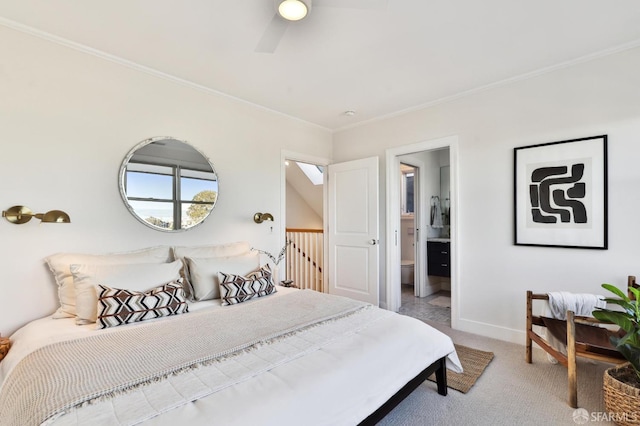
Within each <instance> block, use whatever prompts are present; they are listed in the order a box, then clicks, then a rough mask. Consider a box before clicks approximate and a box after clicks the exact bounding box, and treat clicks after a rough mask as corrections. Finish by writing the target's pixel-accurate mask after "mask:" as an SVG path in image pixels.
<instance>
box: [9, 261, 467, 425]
mask: <svg viewBox="0 0 640 426" xmlns="http://www.w3.org/2000/svg"><path fill="white" fill-rule="evenodd" d="M173 253H175V257H176V258H180V256H179V255H178V254H179V251H176V250H174V251H173ZM226 253H227V252H225V254H226ZM215 254H219V253H217V252H216V253H215ZM241 255H242V256H246V254H241ZM236 256H238V254H237V253H234V254H233V256H223V257H225V259H226V260H225V263H224V264H225V265H226V266H228V267H229V268H230V269H233V267H231V266H229V265H231V263H229V262H228V260H229V258H231V257H233V258H234V259H233V262H236V263H242V262H244V261H245V260H246V259H242V260H241V261H239V260H238V258H237V257H236ZM217 257H222V256H217ZM187 259H188V257H187ZM192 259H196V258H195V257H194V258H192ZM83 260H86V259H83ZM91 260H95V259H91ZM147 260H148V259H144V262H146V261H147ZM66 261H67V260H65V262H66ZM251 261H252V262H253V261H254V259H252V260H251ZM183 262H184V264H185V265H186V264H189V262H188V261H183ZM216 262H217V264H216V265H217V266H211V265H212V263H214V262H209V263H208V264H207V267H208V268H209V269H208V270H209V272H211V271H212V270H218V269H220V266H219V263H220V262H219V259H218V260H216ZM233 262H232V263H233ZM144 264H145V265H147V266H145V267H144V268H148V267H149V265H148V264H146V263H144ZM162 265H163V266H162V267H163V268H165V269H170V268H168V267H167V266H166V263H162ZM190 265H191V266H192V268H189V269H188V271H187V272H188V273H190V277H191V278H195V283H194V282H193V281H192V282H191V283H190V286H189V288H190V290H189V291H190V292H191V295H190V296H191V299H190V300H189V301H188V303H184V304H180V307H179V308H176V309H177V310H180V309H182V310H183V311H182V312H180V314H179V315H178V314H168V315H166V316H165V315H159V316H158V317H157V318H153V319H148V320H145V321H134V322H132V323H127V324H117V326H106V327H104V328H101V325H102V323H101V322H102V321H105V320H104V319H103V318H102V313H99V314H98V319H97V321H96V322H91V321H86V323H84V324H83V322H84V321H82V320H79V318H80V317H82V312H81V309H80V308H81V303H80V294H81V293H80V292H78V293H77V294H78V297H79V298H78V300H77V301H76V302H77V303H76V305H77V311H76V312H75V316H72V315H69V316H68V317H66V318H65V317H62V318H61V317H60V316H61V315H60V312H57V313H56V314H54V315H52V316H49V317H45V318H41V319H37V320H35V321H32V322H30V323H29V324H27V325H25V326H24V327H22V328H20V329H19V330H18V331H16V332H15V333H14V334H13V335H12V336H11V340H12V348H11V350H10V351H9V353H8V354H7V356H6V357H5V358H4V360H3V361H2V362H0V412H1V413H2V415H1V416H0V424H2V425H4V424H7V425H13V424H19V425H27V424H29V425H30V424H34V425H36V424H47V425H49V424H52V425H85V424H92V425H93V424H101V425H133V424H139V423H144V424H149V425H169V424H176V423H177V422H188V423H189V424H194V425H198V424H202V425H205V424H206V425H211V424H220V425H247V424H252V425H253V424H255V425H258V424H260V425H298V424H307V425H308V424H318V425H338V424H344V425H356V424H374V423H375V422H376V421H377V420H379V419H380V418H382V417H383V416H384V415H385V414H386V413H387V412H388V411H390V410H391V409H392V408H393V406H394V405H395V404H397V403H398V402H399V400H401V399H402V397H404V396H406V395H407V394H408V393H409V392H410V391H411V390H413V388H415V387H416V386H417V385H419V384H420V383H421V382H422V381H424V379H425V378H426V375H428V374H431V373H433V372H436V373H437V376H438V384H437V388H438V391H439V392H440V393H442V394H446V374H445V366H448V367H449V368H450V369H452V370H454V371H461V366H460V362H459V360H458V357H457V355H456V353H455V348H454V346H453V343H452V341H451V339H450V338H449V337H448V336H446V335H444V334H443V333H441V332H439V331H437V330H435V329H433V328H432V327H429V326H428V325H426V324H424V323H422V322H421V321H418V320H416V319H413V318H410V317H405V316H402V315H398V314H396V313H393V312H389V311H386V310H382V309H379V308H377V307H374V306H371V305H369V304H366V303H362V302H358V301H354V300H351V299H347V298H344V297H338V296H333V295H328V294H323V293H318V292H314V291H311V290H298V289H292V288H285V287H280V286H275V287H273V289H272V291H270V292H268V293H267V294H263V295H261V297H253V296H252V297H248V298H247V297H246V294H244V293H243V292H240V294H241V296H242V297H241V298H245V300H242V301H241V302H237V301H236V302H235V303H226V302H228V301H229V300H232V299H233V297H236V296H238V294H239V293H238V292H235V293H234V292H231V293H233V297H231V298H228V297H227V296H229V294H231V293H229V292H226V291H225V290H224V289H225V287H224V286H223V281H224V282H226V281H227V278H229V277H231V278H230V280H231V281H230V282H234V283H235V284H233V285H236V284H238V283H239V281H238V280H242V279H245V278H246V277H244V276H241V275H236V273H231V274H228V276H225V275H224V274H222V273H221V274H220V277H219V278H220V280H221V281H220V282H219V283H218V285H219V289H220V291H221V292H222V294H221V297H220V298H216V297H213V298H210V297H200V298H201V299H203V300H196V298H197V293H198V291H199V294H200V295H201V296H202V294H203V292H202V290H203V288H202V287H200V288H199V286H198V280H199V278H207V274H204V273H203V271H206V270H207V268H202V264H201V265H199V269H198V268H194V267H196V266H198V265H197V264H196V262H192V263H191V264H190ZM50 266H51V263H50ZM226 266H225V267H226ZM245 267H246V265H245ZM132 268H133V269H135V268H138V269H140V266H139V265H136V266H131V267H128V268H126V270H127V273H128V274H129V275H131V270H133V269H132ZM76 269H77V268H76ZM94 269H95V268H94ZM106 269H109V270H110V272H109V273H110V274H112V275H113V274H114V272H113V271H114V270H117V269H118V268H116V267H113V266H111V265H109V267H108V268H106ZM194 269H198V270H197V271H196V270H194ZM52 270H53V269H52ZM261 270H262V268H261ZM138 272H140V271H138ZM174 272H175V271H172V272H171V273H174ZM198 272H199V273H202V274H201V276H200V277H199V278H198V277H197V275H198ZM103 273H104V272H103ZM184 273H185V269H183V268H182V269H180V274H184ZM54 274H55V272H54ZM115 275H118V274H117V273H116V274H115ZM133 275H134V278H135V279H134V280H133V281H140V280H141V278H140V277H141V276H142V275H137V276H135V274H133ZM147 275H148V274H147ZM145 276H146V275H145ZM265 276H266V277H267V278H268V273H267V275H265ZM75 278H76V279H77V280H76V284H77V283H78V281H79V280H78V278H81V276H80V275H79V274H76V275H75ZM94 278H95V276H94ZM209 278H211V277H209ZM251 278H253V279H254V278H255V276H253V277H251ZM105 279H106V278H105ZM155 279H157V277H156V278H155ZM118 280H122V274H120V275H119V277H118ZM234 280H235V281H234ZM107 281H108V280H107ZM210 281H211V280H210V279H202V280H200V283H201V284H202V283H208V284H207V285H210V283H209V282H210ZM258 281H259V280H258ZM242 283H243V284H242V285H244V283H245V282H244V281H242ZM252 283H253V284H254V285H256V284H255V282H254V281H252ZM263 283H266V284H265V285H268V280H266V281H263ZM59 285H60V284H59ZM145 285H146V284H145ZM233 285H232V287H233ZM76 288H78V287H76ZM106 288H107V289H108V287H106ZM261 288H262V287H261ZM259 292H260V289H258V288H257V287H256V293H259ZM62 293H64V292H63V291H62V289H60V294H62ZM102 294H107V291H106V290H104V293H100V291H98V300H99V303H98V310H99V311H100V303H103V299H102V298H101V297H102ZM144 294H148V292H147V293H144ZM209 296H211V295H209ZM213 296H215V295H213ZM115 297H116V298H118V297H120V298H121V299H122V294H118V295H116V296H115ZM145 297H150V296H148V295H147V296H145ZM154 297H156V296H154ZM61 302H62V298H61ZM145 303H146V302H145ZM172 303H173V302H172ZM174 305H175V303H174ZM63 306H64V304H63V303H61V307H63ZM174 307H175V306H174ZM102 311H105V312H106V309H104V310H102ZM131 315H132V314H129V316H131ZM62 316H64V315H62ZM435 387H436V385H435V384H434V388H435ZM434 392H435V389H434Z"/></svg>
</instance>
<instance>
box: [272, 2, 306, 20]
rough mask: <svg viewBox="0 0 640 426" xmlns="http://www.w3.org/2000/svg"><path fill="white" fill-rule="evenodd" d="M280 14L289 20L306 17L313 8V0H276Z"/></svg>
mask: <svg viewBox="0 0 640 426" xmlns="http://www.w3.org/2000/svg"><path fill="white" fill-rule="evenodd" d="M276 5H277V6H278V14H279V15H280V16H282V17H283V18H284V19H286V20H287V21H299V20H301V19H304V18H305V17H306V16H307V15H308V14H309V11H310V10H311V0H276Z"/></svg>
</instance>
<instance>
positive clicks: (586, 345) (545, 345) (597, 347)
mask: <svg viewBox="0 0 640 426" xmlns="http://www.w3.org/2000/svg"><path fill="white" fill-rule="evenodd" d="M628 286H629V287H631V286H634V287H636V288H637V287H638V284H637V283H636V280H635V277H634V276H629V279H628ZM534 300H547V301H548V300H549V296H548V295H547V294H536V293H533V292H532V291H527V330H526V332H527V335H526V361H527V363H529V364H531V362H532V359H531V355H532V342H535V343H536V344H537V345H538V346H540V347H541V348H542V349H543V350H544V351H545V352H547V353H548V354H550V355H551V356H553V357H554V358H555V359H556V360H558V362H559V363H560V364H562V365H563V366H565V367H566V368H567V370H568V378H569V405H570V406H571V407H573V408H578V376H577V369H576V357H583V358H589V359H593V360H597V361H603V362H609V363H612V364H620V363H623V362H624V358H623V357H622V355H621V354H620V353H619V352H618V351H617V350H616V349H615V347H614V346H613V345H612V344H611V342H610V340H609V337H610V336H611V335H614V334H617V333H618V332H617V331H612V330H610V329H608V328H605V327H602V325H604V323H602V322H600V321H598V320H597V319H595V318H592V317H581V316H576V315H574V313H573V312H572V311H567V319H566V320H558V319H553V318H547V317H544V316H537V315H533V301H534ZM533 326H540V327H544V328H545V329H548V330H549V332H550V333H551V335H552V336H553V337H555V338H556V339H558V340H559V341H560V342H562V343H563V344H564V345H566V348H567V354H566V355H565V354H563V353H562V352H560V351H558V350H556V349H555V348H553V347H552V346H551V344H550V343H549V342H548V341H547V339H546V338H545V337H543V336H542V335H541V334H538V333H536V332H535V331H534V329H533Z"/></svg>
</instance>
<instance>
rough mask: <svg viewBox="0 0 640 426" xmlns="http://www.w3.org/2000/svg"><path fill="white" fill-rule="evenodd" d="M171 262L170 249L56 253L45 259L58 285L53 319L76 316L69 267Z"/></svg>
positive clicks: (74, 296) (154, 248)
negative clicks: (56, 308)
mask: <svg viewBox="0 0 640 426" xmlns="http://www.w3.org/2000/svg"><path fill="white" fill-rule="evenodd" d="M172 260H173V255H172V253H171V248H170V247H151V248H146V249H142V250H136V251H131V252H124V253H113V254H75V253H58V254H54V255H51V256H49V257H47V258H45V261H46V262H47V265H49V269H51V272H52V273H53V278H54V279H55V281H56V284H58V299H59V302H60V307H59V308H58V310H57V311H56V312H55V313H54V314H53V318H73V317H74V316H76V294H75V289H74V285H73V276H72V275H71V270H70V266H71V265H72V264H78V265H87V264H92V265H110V264H123V263H166V262H171V261H172Z"/></svg>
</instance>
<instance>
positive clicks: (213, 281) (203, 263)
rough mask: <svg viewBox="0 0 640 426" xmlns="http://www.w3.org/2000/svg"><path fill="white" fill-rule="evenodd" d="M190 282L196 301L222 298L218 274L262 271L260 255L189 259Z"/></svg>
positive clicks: (254, 253)
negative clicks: (222, 272) (221, 272)
mask: <svg viewBox="0 0 640 426" xmlns="http://www.w3.org/2000/svg"><path fill="white" fill-rule="evenodd" d="M185 259H186V263H187V266H188V268H187V269H188V270H189V281H190V282H191V288H192V291H193V299H194V300H210V299H219V298H220V282H219V280H218V273H219V272H220V271H224V272H227V273H230V274H238V275H247V274H250V273H251V272H255V271H257V270H258V269H260V254H259V253H258V252H249V253H247V254H244V255H241V256H229V257H208V258H191V257H187V258H185Z"/></svg>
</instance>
